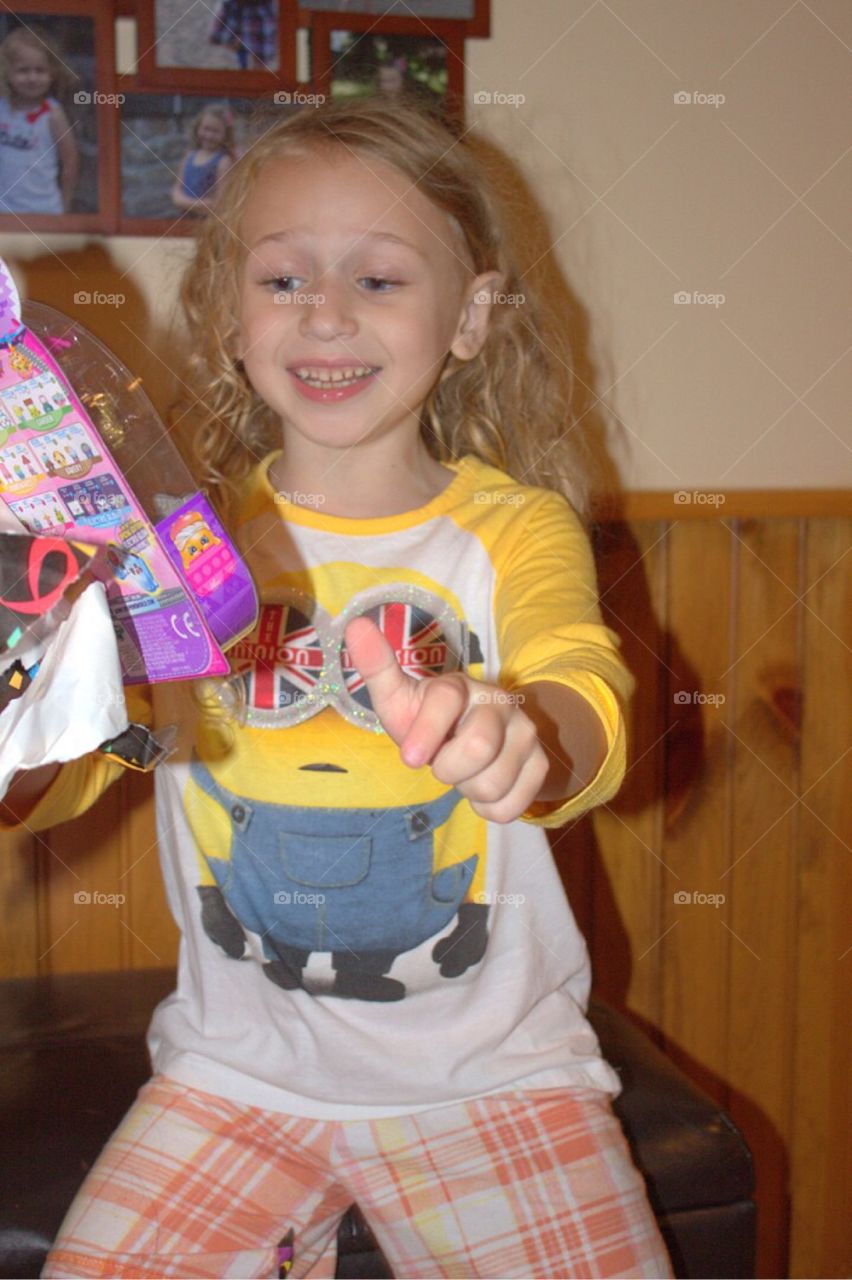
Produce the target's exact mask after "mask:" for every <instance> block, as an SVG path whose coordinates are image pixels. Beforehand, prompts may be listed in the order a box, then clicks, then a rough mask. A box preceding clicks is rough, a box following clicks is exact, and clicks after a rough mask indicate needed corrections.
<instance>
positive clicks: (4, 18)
mask: <svg viewBox="0 0 852 1280" xmlns="http://www.w3.org/2000/svg"><path fill="white" fill-rule="evenodd" d="M87 24H88V25H87ZM15 27H22V28H24V29H28V30H30V31H34V32H35V34H36V36H37V38H38V40H39V43H40V44H46V45H47V46H48V47H49V49H50V52H49V53H48V55H47V58H48V66H49V67H51V68H52V67H53V66H56V67H57V68H58V77H57V76H54V79H53V81H52V83H51V88H53V87H54V86H57V84H59V82H60V81H61V82H62V83H61V86H60V87H59V88H58V89H57V91H56V92H55V93H51V89H50V88H48V89H47V91H46V95H45V96H46V97H53V98H55V99H56V101H57V102H58V103H59V105H60V107H61V108H62V111H63V113H64V120H63V121H62V122H61V123H60V124H59V126H58V127H60V128H62V132H61V133H60V136H59V140H58V141H59V142H61V140H62V139H63V138H65V137H69V136H70V137H71V138H72V139H73V142H74V145H75V150H76V154H77V160H78V163H79V173H78V177H77V181H76V183H75V186H74V195H73V198H72V204H71V208H70V210H69V211H67V212H65V211H59V212H49V211H46V210H44V209H43V208H38V207H35V208H31V209H26V208H24V207H21V206H23V205H25V204H27V203H30V202H31V203H33V204H34V205H36V206H38V205H44V204H53V203H56V198H55V195H54V188H58V189H59V191H60V195H59V199H58V204H59V206H60V208H61V206H62V204H63V200H62V196H61V180H62V162H61V161H60V163H59V164H58V169H57V173H56V175H54V173H53V172H52V169H53V165H54V164H55V163H56V162H55V161H54V158H53V156H52V155H51V156H50V159H49V164H50V168H51V172H50V173H49V174H44V175H43V176H42V175H38V174H37V173H36V170H37V161H35V160H34V161H33V163H32V165H31V166H29V169H23V168H22V167H21V164H20V162H19V160H18V159H17V156H16V157H15V160H14V165H13V164H12V157H11V156H10V157H9V168H8V169H7V173H8V174H10V175H11V173H13V172H14V173H15V174H16V177H15V180H14V182H12V184H11V185H10V186H9V187H8V188H7V189H5V197H6V199H5V203H7V204H9V205H11V206H13V207H11V208H9V209H6V210H4V211H0V231H8V232H14V231H17V232H29V233H30V234H33V235H36V236H38V235H39V234H40V233H45V232H57V231H70V232H73V231H92V232H107V233H108V232H112V231H114V230H115V229H116V203H115V192H116V179H117V174H116V163H117V138H118V112H119V108H120V102H119V98H120V94H119V93H118V91H117V87H116V74H115V23H114V13H113V7H112V4H110V3H109V2H108V0H88V2H87V0H22V3H20V4H16V5H15V6H14V8H12V7H11V6H10V5H4V6H3V7H2V8H0V42H2V41H3V40H4V39H5V38H6V36H7V35H9V34H10V32H11V31H12V30H13V29H14V28H15ZM56 59H58V62H56V61H55V60H56ZM41 115H42V117H45V118H46V119H45V124H46V123H47V122H48V121H49V120H50V115H49V113H47V112H45V111H42V112H41ZM53 118H54V119H56V116H55V115H54V117H53ZM65 121H67V124H68V128H67V129H66V128H64V127H63V125H64V122H65ZM36 123H37V120H36V121H29V122H28V128H27V129H26V131H23V130H22V131H21V132H20V140H18V134H17V133H16V130H17V125H16V124H15V122H14V119H12V118H11V117H10V119H9V121H8V122H7V123H6V125H5V129H6V132H7V136H8V137H9V139H10V144H9V145H10V149H14V151H15V152H17V153H20V152H22V151H25V150H27V149H28V147H32V148H35V149H36V150H37V149H38V148H39V147H41V146H42V145H43V144H44V141H45V139H44V138H43V137H41V136H40V134H39V133H38V132H36V130H35V129H34V128H33V129H32V130H31V129H30V128H29V125H35V124H36ZM54 127H55V126H54V125H53V124H51V125H50V128H51V129H52V128H54ZM43 128H44V125H42V126H41V129H42V130H43ZM51 136H52V135H51ZM4 150H5V147H4V146H2V145H0V190H4V187H3V182H2V161H3V152H4ZM59 154H60V156H61V154H62V153H61V152H60V153H59ZM45 159H47V156H46V157H45ZM30 173H31V174H32V177H30V178H28V176H27V175H28V174H30ZM16 186H17V187H19V189H20V190H19V195H18V198H17V199H15V198H14V197H12V198H11V199H10V198H9V197H10V193H11V191H12V190H13V188H14V187H16ZM15 206H18V207H15Z"/></svg>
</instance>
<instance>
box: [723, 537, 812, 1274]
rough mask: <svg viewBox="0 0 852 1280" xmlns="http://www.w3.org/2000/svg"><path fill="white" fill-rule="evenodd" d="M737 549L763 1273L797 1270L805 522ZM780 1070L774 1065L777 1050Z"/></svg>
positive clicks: (733, 882)
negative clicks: (795, 1087) (767, 1226)
mask: <svg viewBox="0 0 852 1280" xmlns="http://www.w3.org/2000/svg"><path fill="white" fill-rule="evenodd" d="M731 537H732V539H733V540H734V542H735V544H736V546H737V550H738V566H739V568H738V581H737V589H736V633H735V635H736V651H735V656H734V657H733V659H732V662H733V666H732V668H731V671H730V673H728V674H729V675H730V676H732V677H733V686H732V687H733V697H732V701H731V704H730V705H727V704H726V706H725V708H724V714H723V717H722V719H723V723H724V725H725V727H726V731H727V732H728V734H729V735H730V737H731V745H732V748H733V753H734V769H733V810H732V824H731V844H730V848H729V853H728V858H727V862H728V866H727V867H726V869H725V871H724V872H723V873H722V875H721V876H720V879H719V882H718V884H719V888H720V889H721V890H722V892H724V893H725V894H726V896H727V899H728V915H727V921H726V923H727V927H728V928H729V929H730V934H729V936H728V939H727V943H728V950H729V992H728V1028H727V1036H726V1040H727V1071H726V1084H727V1086H728V1106H729V1110H730V1112H731V1115H732V1116H733V1118H734V1120H735V1122H736V1123H737V1124H738V1125H740V1126H741V1127H742V1129H743V1130H744V1131H747V1132H748V1134H749V1142H750V1145H751V1148H752V1153H753V1155H754V1158H755V1170H756V1175H757V1179H756V1180H757V1191H756V1197H755V1198H756V1200H757V1205H758V1213H759V1214H760V1215H761V1218H762V1220H764V1221H767V1222H768V1221H772V1222H773V1223H774V1229H773V1230H772V1231H771V1232H769V1231H763V1232H761V1237H760V1249H759V1251H758V1268H757V1274H758V1275H760V1276H780V1275H783V1274H784V1268H785V1265H786V1248H787V1224H788V1218H789V1206H788V1203H787V1193H788V1179H789V1165H788V1160H787V1155H786V1151H787V1142H788V1138H789V1120H790V1114H789V1107H790V1090H791V1085H792V1080H791V1074H792V1048H793V1027H792V1021H791V1019H790V1009H791V1007H792V999H793V995H794V987H795V974H794V969H793V960H794V957H795V941H794V939H795V921H796V875H797V868H796V855H795V817H796V807H797V806H796V788H797V785H798V745H799V709H800V705H801V670H800V654H799V630H800V610H799V608H798V591H799V589H800V588H799V577H800V555H799V550H800V545H799V544H800V523H799V521H796V520H775V521H757V520H754V521H743V522H739V521H734V522H733V523H732V527H731ZM770 1045H771V1046H772V1049H773V1057H774V1068H773V1070H772V1071H771V1072H769V1071H767V1047H768V1046H770Z"/></svg>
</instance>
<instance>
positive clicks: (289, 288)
mask: <svg viewBox="0 0 852 1280" xmlns="http://www.w3.org/2000/svg"><path fill="white" fill-rule="evenodd" d="M263 283H264V285H268V286H271V287H272V288H274V290H275V292H276V293H294V292H295V291H296V289H298V288H299V287H300V285H301V284H302V283H303V282H302V281H301V280H300V279H299V277H298V276H273V277H272V278H271V279H270V280H264V282H263Z"/></svg>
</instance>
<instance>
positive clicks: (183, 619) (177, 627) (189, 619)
mask: <svg viewBox="0 0 852 1280" xmlns="http://www.w3.org/2000/svg"><path fill="white" fill-rule="evenodd" d="M169 621H170V622H171V626H172V631H174V633H175V635H176V636H178V637H179V639H181V640H188V639H189V638H190V636H192V638H193V639H194V640H200V639H201V632H200V631H199V630H198V619H197V618H195V617H193V614H192V610H191V609H185V610H184V611H183V613H181V614H177V613H173V614H172V616H171V618H170V619H169Z"/></svg>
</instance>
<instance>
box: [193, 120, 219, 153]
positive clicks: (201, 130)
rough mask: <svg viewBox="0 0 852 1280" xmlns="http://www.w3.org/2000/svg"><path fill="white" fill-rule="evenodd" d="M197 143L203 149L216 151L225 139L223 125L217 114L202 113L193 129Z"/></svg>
mask: <svg viewBox="0 0 852 1280" xmlns="http://www.w3.org/2000/svg"><path fill="white" fill-rule="evenodd" d="M195 136H196V138H197V139H198V145H199V147H201V148H202V150H204V151H218V150H219V149H220V147H221V146H222V145H223V144H224V141H225V125H224V124H223V122H222V121H221V120H220V119H219V117H218V116H214V115H204V116H202V117H201V119H200V120H199V121H198V128H197V129H196V131H195Z"/></svg>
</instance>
